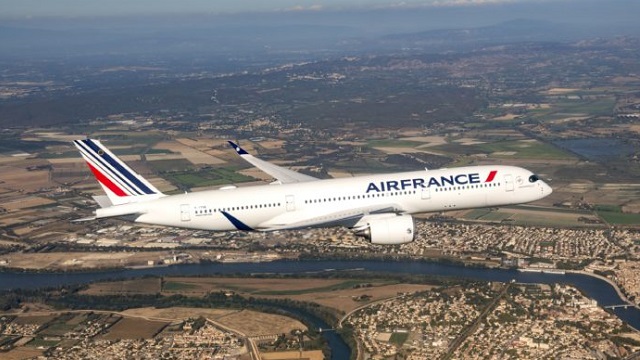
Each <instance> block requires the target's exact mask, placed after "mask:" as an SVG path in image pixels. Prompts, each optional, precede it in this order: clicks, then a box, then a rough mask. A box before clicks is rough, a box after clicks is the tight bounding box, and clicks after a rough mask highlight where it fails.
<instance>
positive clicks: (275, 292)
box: [255, 280, 362, 295]
mask: <svg viewBox="0 0 640 360" xmlns="http://www.w3.org/2000/svg"><path fill="white" fill-rule="evenodd" d="M356 285H362V281H358V280H348V281H344V282H341V283H338V284H335V285H330V286H322V287H316V288H309V289H300V290H271V291H259V292H256V293H255V294H256V295H303V294H310V293H319V292H327V291H336V290H344V289H352V288H354V287H355V286H356Z"/></svg>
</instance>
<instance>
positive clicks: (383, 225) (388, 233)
mask: <svg viewBox="0 0 640 360" xmlns="http://www.w3.org/2000/svg"><path fill="white" fill-rule="evenodd" d="M355 230H356V235H358V236H363V237H365V238H366V239H367V240H369V241H371V243H372V244H378V245H397V244H405V243H408V242H411V241H413V237H414V225H413V217H412V216H411V215H390V214H385V215H373V216H372V215H369V216H366V217H364V218H363V219H362V220H360V222H359V223H358V226H356V227H355Z"/></svg>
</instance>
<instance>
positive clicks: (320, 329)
mask: <svg viewBox="0 0 640 360" xmlns="http://www.w3.org/2000/svg"><path fill="white" fill-rule="evenodd" d="M327 331H336V329H323V328H318V332H319V333H320V334H322V333H323V332H327Z"/></svg>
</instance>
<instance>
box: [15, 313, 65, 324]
mask: <svg viewBox="0 0 640 360" xmlns="http://www.w3.org/2000/svg"><path fill="white" fill-rule="evenodd" d="M56 317H57V316H56V315H36V316H26V315H25V316H18V317H17V318H16V319H15V320H13V322H14V323H16V324H19V325H28V324H32V325H43V324H46V323H48V322H49V321H51V320H53V319H55V318H56Z"/></svg>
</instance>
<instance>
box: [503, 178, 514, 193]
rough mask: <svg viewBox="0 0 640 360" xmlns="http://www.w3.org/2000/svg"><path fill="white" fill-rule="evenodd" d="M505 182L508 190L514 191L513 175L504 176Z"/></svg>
mask: <svg viewBox="0 0 640 360" xmlns="http://www.w3.org/2000/svg"><path fill="white" fill-rule="evenodd" d="M504 184H505V186H506V190H507V191H513V175H511V174H506V175H505V176H504Z"/></svg>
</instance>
